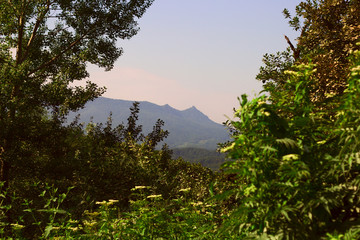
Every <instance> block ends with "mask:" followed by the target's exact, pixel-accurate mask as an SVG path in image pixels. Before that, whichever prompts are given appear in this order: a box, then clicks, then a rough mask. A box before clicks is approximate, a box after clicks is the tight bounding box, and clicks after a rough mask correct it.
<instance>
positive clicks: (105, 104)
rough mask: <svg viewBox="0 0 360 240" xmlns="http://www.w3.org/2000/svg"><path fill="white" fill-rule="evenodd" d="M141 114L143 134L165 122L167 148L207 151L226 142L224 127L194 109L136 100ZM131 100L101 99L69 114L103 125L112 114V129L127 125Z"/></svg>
mask: <svg viewBox="0 0 360 240" xmlns="http://www.w3.org/2000/svg"><path fill="white" fill-rule="evenodd" d="M139 102H140V105H139V107H140V113H139V121H138V124H139V125H142V126H143V132H144V133H145V134H147V133H149V132H151V131H152V128H153V126H154V125H155V123H156V121H157V120H158V119H161V120H163V121H164V122H165V125H164V127H163V129H164V130H168V131H169V132H170V134H169V136H168V138H167V139H166V140H165V142H166V143H167V144H168V145H169V146H170V148H186V147H195V148H203V149H208V150H214V149H216V148H217V144H218V143H223V142H226V141H228V140H229V134H228V132H227V130H226V128H225V127H224V126H223V125H221V124H218V123H216V122H214V121H212V120H210V119H209V118H208V117H207V116H206V115H205V114H203V113H202V112H200V111H199V110H198V109H196V107H191V108H189V109H186V110H183V111H180V110H177V109H175V108H172V107H170V106H169V105H167V104H166V105H163V106H159V105H156V104H154V103H150V102H146V101H139ZM132 104H133V101H125V100H118V99H110V98H104V97H100V98H97V99H95V100H94V101H92V102H88V103H87V104H86V106H85V108H84V109H81V110H80V111H78V112H76V113H74V112H72V113H70V115H69V117H68V119H69V121H71V120H72V119H74V118H75V116H76V115H77V114H80V122H85V123H89V122H90V119H91V118H92V121H93V122H94V123H105V122H106V121H107V119H108V117H109V114H110V112H112V120H113V126H117V125H119V124H121V123H124V124H127V118H128V117H129V115H130V107H131V106H132Z"/></svg>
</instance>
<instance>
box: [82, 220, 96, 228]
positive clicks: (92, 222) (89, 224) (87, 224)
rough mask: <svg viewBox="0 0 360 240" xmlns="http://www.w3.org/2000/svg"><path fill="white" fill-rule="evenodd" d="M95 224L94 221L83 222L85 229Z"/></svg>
mask: <svg viewBox="0 0 360 240" xmlns="http://www.w3.org/2000/svg"><path fill="white" fill-rule="evenodd" d="M95 224H96V221H91V222H90V221H86V220H85V221H84V225H85V226H87V227H92V226H94V225H95Z"/></svg>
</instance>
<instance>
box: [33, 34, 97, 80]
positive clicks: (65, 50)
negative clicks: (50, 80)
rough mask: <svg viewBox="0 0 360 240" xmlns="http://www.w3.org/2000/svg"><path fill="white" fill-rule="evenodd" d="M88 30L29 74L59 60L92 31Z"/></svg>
mask: <svg viewBox="0 0 360 240" xmlns="http://www.w3.org/2000/svg"><path fill="white" fill-rule="evenodd" d="M92 30H93V29H91V30H88V31H87V32H86V33H85V34H84V35H82V36H81V37H79V38H78V39H76V40H75V41H73V42H72V43H71V44H69V45H68V46H67V47H66V48H65V49H64V50H63V51H61V52H60V53H59V54H58V55H56V56H54V57H53V58H51V59H50V60H49V61H47V62H46V63H43V64H41V65H40V66H39V67H38V68H36V69H34V70H33V71H31V72H30V73H29V74H28V75H27V76H30V75H32V74H34V73H36V72H38V71H40V70H41V69H43V68H45V67H47V66H49V65H51V64H53V63H54V62H55V61H56V60H58V59H59V58H60V57H61V56H62V55H64V53H66V52H67V51H69V50H70V49H71V48H73V47H74V46H75V45H76V44H78V43H79V42H80V41H81V40H83V39H84V38H85V37H86V36H87V35H88V34H89V33H90V32H91V31H92Z"/></svg>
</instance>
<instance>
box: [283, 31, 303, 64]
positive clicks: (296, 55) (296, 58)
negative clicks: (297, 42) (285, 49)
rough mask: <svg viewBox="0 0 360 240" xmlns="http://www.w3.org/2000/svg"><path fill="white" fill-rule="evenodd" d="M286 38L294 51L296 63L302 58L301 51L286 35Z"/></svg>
mask: <svg viewBox="0 0 360 240" xmlns="http://www.w3.org/2000/svg"><path fill="white" fill-rule="evenodd" d="M284 37H285V39H286V41H287V43H288V44H289V45H290V48H291V50H292V51H293V54H294V59H295V61H296V60H298V59H299V56H300V51H299V50H298V49H296V48H295V47H294V45H293V44H292V43H291V41H290V39H289V38H288V37H287V36H286V35H284Z"/></svg>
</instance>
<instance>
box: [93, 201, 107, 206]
mask: <svg viewBox="0 0 360 240" xmlns="http://www.w3.org/2000/svg"><path fill="white" fill-rule="evenodd" d="M95 204H97V205H106V201H102V202H95Z"/></svg>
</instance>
